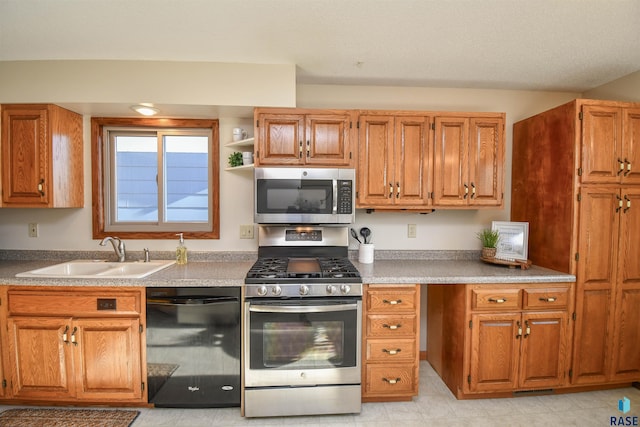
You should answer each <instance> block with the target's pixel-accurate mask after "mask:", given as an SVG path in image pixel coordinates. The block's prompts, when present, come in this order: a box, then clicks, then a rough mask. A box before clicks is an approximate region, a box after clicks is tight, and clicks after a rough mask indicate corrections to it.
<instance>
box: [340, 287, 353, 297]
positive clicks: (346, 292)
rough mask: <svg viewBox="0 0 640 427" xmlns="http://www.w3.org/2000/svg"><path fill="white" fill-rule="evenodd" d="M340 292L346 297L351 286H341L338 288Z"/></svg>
mask: <svg viewBox="0 0 640 427" xmlns="http://www.w3.org/2000/svg"><path fill="white" fill-rule="evenodd" d="M340 292H342V294H343V295H347V294H348V293H349V292H351V286H349V285H341V286H340Z"/></svg>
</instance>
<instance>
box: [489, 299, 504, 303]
mask: <svg viewBox="0 0 640 427" xmlns="http://www.w3.org/2000/svg"><path fill="white" fill-rule="evenodd" d="M489 302H494V303H496V304H504V303H505V302H507V299H506V298H489Z"/></svg>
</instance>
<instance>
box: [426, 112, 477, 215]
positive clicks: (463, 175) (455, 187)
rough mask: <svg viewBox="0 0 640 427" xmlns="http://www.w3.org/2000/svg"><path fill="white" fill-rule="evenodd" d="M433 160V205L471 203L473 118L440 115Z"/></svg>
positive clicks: (436, 126)
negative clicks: (470, 165)
mask: <svg viewBox="0 0 640 427" xmlns="http://www.w3.org/2000/svg"><path fill="white" fill-rule="evenodd" d="M435 128H436V130H435V138H434V148H433V149H434V162H433V204H434V205H436V206H437V205H440V206H465V205H467V204H468V203H469V196H470V194H471V188H470V186H469V168H468V165H469V157H468V156H469V153H468V151H469V150H468V141H469V119H467V118H462V117H436V118H435Z"/></svg>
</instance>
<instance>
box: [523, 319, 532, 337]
mask: <svg viewBox="0 0 640 427" xmlns="http://www.w3.org/2000/svg"><path fill="white" fill-rule="evenodd" d="M524 326H525V332H524V337H525V338H526V337H528V336H529V335H531V326H529V321H528V320H525V321H524Z"/></svg>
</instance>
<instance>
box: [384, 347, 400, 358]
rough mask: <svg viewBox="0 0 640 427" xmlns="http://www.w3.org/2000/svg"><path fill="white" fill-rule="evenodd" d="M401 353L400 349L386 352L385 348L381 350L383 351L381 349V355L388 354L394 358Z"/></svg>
mask: <svg viewBox="0 0 640 427" xmlns="http://www.w3.org/2000/svg"><path fill="white" fill-rule="evenodd" d="M401 351H402V349H399V348H397V349H395V350H387V349H386V348H383V349H382V352H383V353H387V354H389V355H390V356H395V355H396V354H398V353H400V352H401Z"/></svg>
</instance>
